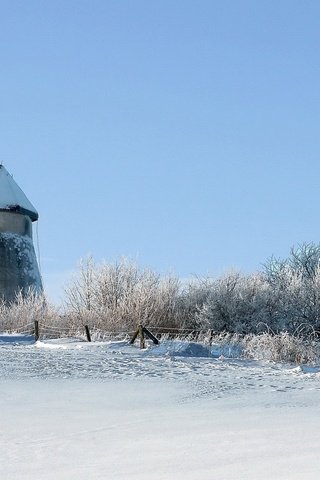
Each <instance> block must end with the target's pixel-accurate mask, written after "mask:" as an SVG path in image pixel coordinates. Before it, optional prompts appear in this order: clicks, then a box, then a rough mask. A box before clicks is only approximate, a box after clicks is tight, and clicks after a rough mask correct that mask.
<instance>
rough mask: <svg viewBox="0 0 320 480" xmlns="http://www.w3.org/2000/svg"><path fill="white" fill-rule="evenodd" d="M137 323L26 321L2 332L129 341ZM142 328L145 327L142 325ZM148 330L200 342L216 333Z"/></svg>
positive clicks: (158, 327) (164, 336)
mask: <svg viewBox="0 0 320 480" xmlns="http://www.w3.org/2000/svg"><path fill="white" fill-rule="evenodd" d="M138 329H139V325H138V326H137V328H136V329H134V330H127V329H124V328H122V329H113V330H111V329H101V328H100V327H95V326H90V329H89V327H88V325H83V327H79V326H69V325H65V326H61V325H60V326H57V325H48V324H46V323H43V324H41V322H37V321H35V322H33V323H28V324H25V325H22V326H19V327H17V328H11V329H7V330H6V331H5V332H4V333H7V334H19V335H33V336H35V339H36V340H38V339H39V340H49V339H59V338H70V339H71V338H72V339H77V340H79V341H93V342H95V341H121V340H122V341H126V340H127V341H130V340H131V339H132V338H133V336H134V335H137V334H138ZM143 329H145V330H146V328H145V327H144V326H143ZM147 329H148V331H149V332H152V335H153V336H154V337H156V338H157V339H158V340H159V341H164V340H168V339H177V338H179V339H184V340H187V341H198V342H202V343H207V344H210V343H212V339H213V337H214V336H215V335H216V334H217V332H214V331H213V330H208V329H194V328H177V327H167V326H162V325H148V327H147Z"/></svg>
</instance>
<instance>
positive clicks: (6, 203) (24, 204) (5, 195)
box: [0, 165, 39, 222]
mask: <svg viewBox="0 0 320 480" xmlns="http://www.w3.org/2000/svg"><path fill="white" fill-rule="evenodd" d="M0 210H7V211H10V212H17V213H22V214H23V215H28V216H29V217H30V219H31V220H32V221H33V222H34V221H35V220H38V217H39V215H38V212H37V210H36V209H35V208H34V206H33V205H32V203H31V202H29V200H28V199H27V197H26V196H25V194H24V193H23V191H22V190H21V188H20V187H19V186H18V185H17V184H16V182H15V181H14V180H13V177H12V176H11V175H10V174H9V173H8V171H7V170H6V169H5V168H4V166H3V165H0Z"/></svg>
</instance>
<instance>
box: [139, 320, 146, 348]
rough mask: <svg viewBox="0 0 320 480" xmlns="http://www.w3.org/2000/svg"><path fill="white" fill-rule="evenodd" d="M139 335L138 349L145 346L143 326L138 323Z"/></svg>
mask: <svg viewBox="0 0 320 480" xmlns="http://www.w3.org/2000/svg"><path fill="white" fill-rule="evenodd" d="M139 336H140V349H141V350H142V349H143V348H146V345H145V341H144V330H143V326H142V325H139Z"/></svg>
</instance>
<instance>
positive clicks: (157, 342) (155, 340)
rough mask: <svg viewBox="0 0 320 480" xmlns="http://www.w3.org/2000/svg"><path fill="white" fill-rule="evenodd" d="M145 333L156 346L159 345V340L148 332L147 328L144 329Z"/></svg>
mask: <svg viewBox="0 0 320 480" xmlns="http://www.w3.org/2000/svg"><path fill="white" fill-rule="evenodd" d="M142 329H143V332H144V333H145V334H146V335H147V337H149V338H150V340H152V341H153V343H154V344H155V345H159V340H158V339H157V338H156V337H155V336H154V335H153V334H152V333H151V332H150V330H148V329H147V328H146V327H142Z"/></svg>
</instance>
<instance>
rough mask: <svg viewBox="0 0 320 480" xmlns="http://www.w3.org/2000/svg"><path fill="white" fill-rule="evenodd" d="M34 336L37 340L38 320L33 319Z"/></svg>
mask: <svg viewBox="0 0 320 480" xmlns="http://www.w3.org/2000/svg"><path fill="white" fill-rule="evenodd" d="M34 338H35V340H36V341H37V340H39V322H38V320H35V321H34Z"/></svg>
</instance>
